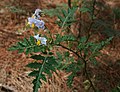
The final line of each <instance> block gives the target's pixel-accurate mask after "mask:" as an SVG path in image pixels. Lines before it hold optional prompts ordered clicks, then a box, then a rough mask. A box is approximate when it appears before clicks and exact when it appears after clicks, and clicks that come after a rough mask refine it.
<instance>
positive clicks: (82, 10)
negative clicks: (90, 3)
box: [80, 7, 91, 13]
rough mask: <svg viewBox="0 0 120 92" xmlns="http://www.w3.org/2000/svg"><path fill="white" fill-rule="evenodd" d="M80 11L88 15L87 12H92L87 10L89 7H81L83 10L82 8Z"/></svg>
mask: <svg viewBox="0 0 120 92" xmlns="http://www.w3.org/2000/svg"><path fill="white" fill-rule="evenodd" d="M80 11H81V12H82V13H86V12H90V11H91V10H90V9H89V8H87V7H81V8H80Z"/></svg>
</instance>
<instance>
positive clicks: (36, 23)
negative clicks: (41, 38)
mask: <svg viewBox="0 0 120 92" xmlns="http://www.w3.org/2000/svg"><path fill="white" fill-rule="evenodd" d="M40 14H41V10H40V9H36V10H35V13H34V14H33V16H32V17H29V18H28V25H30V27H32V28H34V27H37V28H38V29H40V28H41V29H45V26H44V25H45V23H44V21H43V20H39V19H40Z"/></svg>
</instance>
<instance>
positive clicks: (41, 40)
mask: <svg viewBox="0 0 120 92" xmlns="http://www.w3.org/2000/svg"><path fill="white" fill-rule="evenodd" d="M68 1H69V5H68V7H67V9H66V8H62V7H61V8H60V12H59V14H57V15H56V16H57V18H58V19H55V20H59V21H56V24H57V25H58V26H59V28H60V29H61V31H60V32H59V33H57V32H56V34H54V36H53V35H52V33H51V32H46V33H47V34H46V35H44V36H43V34H39V31H43V32H44V30H45V22H44V20H42V18H41V17H42V16H41V14H42V13H43V11H42V10H40V9H36V10H35V12H34V14H33V15H32V17H28V21H27V26H29V27H30V28H32V29H33V32H34V36H30V38H29V39H26V38H24V39H23V41H20V42H18V43H17V44H16V45H14V46H12V47H11V48H10V50H18V51H19V53H23V52H25V53H26V54H30V55H31V56H30V58H32V59H35V60H36V62H32V63H30V64H28V65H27V67H30V68H33V69H34V70H33V71H32V72H31V73H30V74H29V76H34V77H35V79H34V80H33V84H34V86H33V92H38V88H40V87H41V85H42V81H41V80H43V81H47V79H46V75H47V76H51V75H52V72H56V70H65V71H66V72H68V73H69V76H68V78H67V85H69V86H71V85H72V82H73V81H74V77H78V76H79V75H78V73H79V72H80V70H82V69H83V70H84V71H83V74H84V75H85V76H86V80H87V81H88V83H89V86H90V87H92V88H93V91H95V92H96V88H95V86H94V83H93V81H92V80H91V78H90V76H89V73H88V71H87V66H88V62H92V63H94V62H95V63H96V57H97V56H98V55H100V50H101V49H102V48H103V47H104V46H105V45H106V44H108V43H109V42H110V41H111V40H112V37H110V38H109V39H107V40H104V41H101V42H99V41H92V40H90V38H91V36H92V34H94V32H91V30H93V29H95V28H93V26H94V25H95V21H96V20H97V16H95V14H94V11H95V5H96V0H93V2H91V3H87V2H85V1H84V0H83V2H84V3H83V6H80V7H79V6H78V5H77V4H76V5H73V6H70V4H71V0H68ZM78 2H79V0H78ZM84 4H85V5H84ZM87 5H88V6H87ZM91 7H92V8H91ZM48 11H50V10H48ZM55 11H56V10H55ZM55 11H54V10H53V11H51V12H46V14H48V13H52V12H53V14H54V12H55ZM57 12H58V11H57ZM78 12H79V13H78ZM76 14H78V16H79V18H78V16H76ZM79 14H80V15H79ZM82 14H83V15H84V14H86V15H85V18H86V17H88V18H87V19H88V20H87V21H86V19H82V18H84V16H83V17H81V16H82ZM48 15H49V14H48ZM93 17H94V18H93ZM88 22H89V23H88ZM76 25H77V26H78V25H79V27H77V26H76ZM86 25H87V26H86ZM74 26H75V27H74ZM53 27H54V26H53ZM73 28H74V29H73ZM36 29H37V31H36ZM74 30H77V31H78V32H77V33H78V34H77V35H74V33H73V32H74ZM85 32H86V33H85ZM48 34H49V35H50V36H49V37H48V36H47V35H48ZM49 40H50V41H49ZM53 47H55V48H56V47H57V48H59V47H60V48H61V47H62V48H63V49H62V50H61V51H59V50H58V51H57V50H56V52H52V49H51V48H53ZM38 52H39V53H40V54H39V55H38V54H36V53H38ZM31 53H32V54H31ZM37 60H41V63H40V62H39V63H38V62H37ZM87 88H88V89H89V87H87ZM85 90H86V89H85Z"/></svg>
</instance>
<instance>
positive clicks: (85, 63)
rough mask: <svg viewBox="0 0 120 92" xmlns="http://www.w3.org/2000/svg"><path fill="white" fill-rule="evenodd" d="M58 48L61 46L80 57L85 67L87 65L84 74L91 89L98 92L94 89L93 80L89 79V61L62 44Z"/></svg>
mask: <svg viewBox="0 0 120 92" xmlns="http://www.w3.org/2000/svg"><path fill="white" fill-rule="evenodd" d="M57 46H61V47H62V48H64V49H66V50H69V51H71V52H73V53H74V54H75V55H77V56H78V58H79V59H81V60H82V61H83V62H84V65H85V66H84V72H85V75H86V78H87V79H88V80H89V82H90V85H91V87H92V88H93V90H94V92H96V89H95V87H94V84H93V83H92V81H91V79H90V77H89V74H88V72H87V60H85V59H84V58H82V56H80V55H79V54H78V53H77V52H75V51H74V50H72V49H69V48H67V47H65V46H63V45H61V44H57Z"/></svg>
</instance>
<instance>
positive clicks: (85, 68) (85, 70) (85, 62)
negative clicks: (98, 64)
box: [82, 59, 96, 92]
mask: <svg viewBox="0 0 120 92" xmlns="http://www.w3.org/2000/svg"><path fill="white" fill-rule="evenodd" d="M82 60H83V62H84V65H85V66H84V72H85V75H86V78H87V79H88V81H89V82H90V85H91V87H92V89H93V90H94V92H96V89H95V87H94V84H93V83H92V81H91V79H90V76H89V74H88V72H87V61H86V60H84V59H82Z"/></svg>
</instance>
